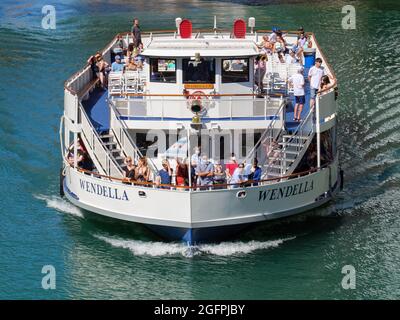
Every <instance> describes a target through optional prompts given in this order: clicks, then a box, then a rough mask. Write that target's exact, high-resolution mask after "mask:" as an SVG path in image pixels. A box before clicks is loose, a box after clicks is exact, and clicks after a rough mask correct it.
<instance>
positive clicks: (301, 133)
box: [246, 104, 315, 179]
mask: <svg viewBox="0 0 400 320" xmlns="http://www.w3.org/2000/svg"><path fill="white" fill-rule="evenodd" d="M286 107H287V105H286V104H283V105H282V106H281V108H286ZM281 111H282V110H278V112H277V115H276V116H275V117H274V118H275V119H278V118H279V116H278V115H279V114H282V112H281ZM313 117H314V115H313V110H308V114H307V115H306V117H305V118H304V120H302V121H301V122H300V123H299V124H298V125H297V126H296V127H294V128H291V129H289V128H287V126H286V122H285V121H283V122H280V123H281V124H282V125H281V127H277V126H276V123H278V122H277V121H276V120H273V121H271V123H270V125H269V126H268V128H267V129H266V130H265V131H264V132H263V134H262V135H261V137H260V139H259V141H258V142H257V143H256V145H255V147H254V148H253V150H252V151H251V152H250V153H249V155H248V157H247V158H246V162H247V163H250V162H251V161H252V158H254V157H256V158H257V159H258V163H259V166H261V168H262V172H263V175H262V179H269V178H278V177H283V176H287V175H290V174H292V173H293V172H294V170H295V169H296V168H297V166H298V165H299V163H300V162H301V160H302V158H303V156H304V154H305V153H306V151H307V149H308V147H309V145H310V143H311V141H312V140H313V138H314V135H315V129H314V124H313V122H314V119H313Z"/></svg>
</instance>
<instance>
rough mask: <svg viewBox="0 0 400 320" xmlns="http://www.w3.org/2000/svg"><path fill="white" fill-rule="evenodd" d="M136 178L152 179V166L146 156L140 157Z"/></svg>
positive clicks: (138, 179)
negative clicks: (150, 166)
mask: <svg viewBox="0 0 400 320" xmlns="http://www.w3.org/2000/svg"><path fill="white" fill-rule="evenodd" d="M135 180H136V181H139V182H149V181H150V168H149V165H148V163H147V158H146V157H141V158H140V159H139V162H138V165H137V167H136V169H135Z"/></svg>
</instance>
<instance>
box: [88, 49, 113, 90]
mask: <svg viewBox="0 0 400 320" xmlns="http://www.w3.org/2000/svg"><path fill="white" fill-rule="evenodd" d="M88 64H90V67H91V69H92V71H93V73H94V74H96V77H97V78H98V79H99V80H100V84H101V87H102V88H103V89H106V88H107V77H106V72H107V70H108V68H109V64H108V63H107V62H106V61H104V59H103V56H102V54H101V53H100V52H97V53H96V55H95V56H91V57H90V58H89V60H88Z"/></svg>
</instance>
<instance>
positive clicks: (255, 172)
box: [248, 158, 262, 186]
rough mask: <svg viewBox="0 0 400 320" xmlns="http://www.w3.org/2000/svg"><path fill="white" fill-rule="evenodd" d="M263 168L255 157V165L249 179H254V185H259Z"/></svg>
mask: <svg viewBox="0 0 400 320" xmlns="http://www.w3.org/2000/svg"><path fill="white" fill-rule="evenodd" d="M261 174H262V169H261V168H260V167H259V166H258V160H257V158H254V159H253V165H252V166H251V169H250V174H249V177H248V179H249V181H254V182H253V186H258V183H259V181H260V180H261Z"/></svg>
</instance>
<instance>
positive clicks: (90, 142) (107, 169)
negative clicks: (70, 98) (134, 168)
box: [79, 104, 122, 177]
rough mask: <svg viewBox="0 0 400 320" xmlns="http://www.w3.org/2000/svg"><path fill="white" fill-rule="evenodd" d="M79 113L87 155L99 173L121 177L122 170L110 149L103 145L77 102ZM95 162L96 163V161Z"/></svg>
mask: <svg viewBox="0 0 400 320" xmlns="http://www.w3.org/2000/svg"><path fill="white" fill-rule="evenodd" d="M79 114H80V119H81V128H82V137H83V139H84V143H85V147H86V149H87V150H88V152H89V155H90V157H91V159H92V160H93V162H94V163H95V165H96V167H97V169H98V170H99V171H101V170H102V171H103V172H100V173H101V174H104V175H107V176H112V177H121V176H122V171H121V169H120V167H119V166H118V164H117V163H116V162H115V160H114V158H113V157H112V155H111V153H110V151H109V150H108V149H107V147H106V146H105V145H104V143H103V141H102V140H101V138H100V136H99V134H98V133H97V131H96V130H95V129H94V128H93V126H92V124H91V122H90V120H89V118H88V116H87V114H86V112H85V110H84V109H83V107H82V104H79ZM96 162H97V163H96Z"/></svg>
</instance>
